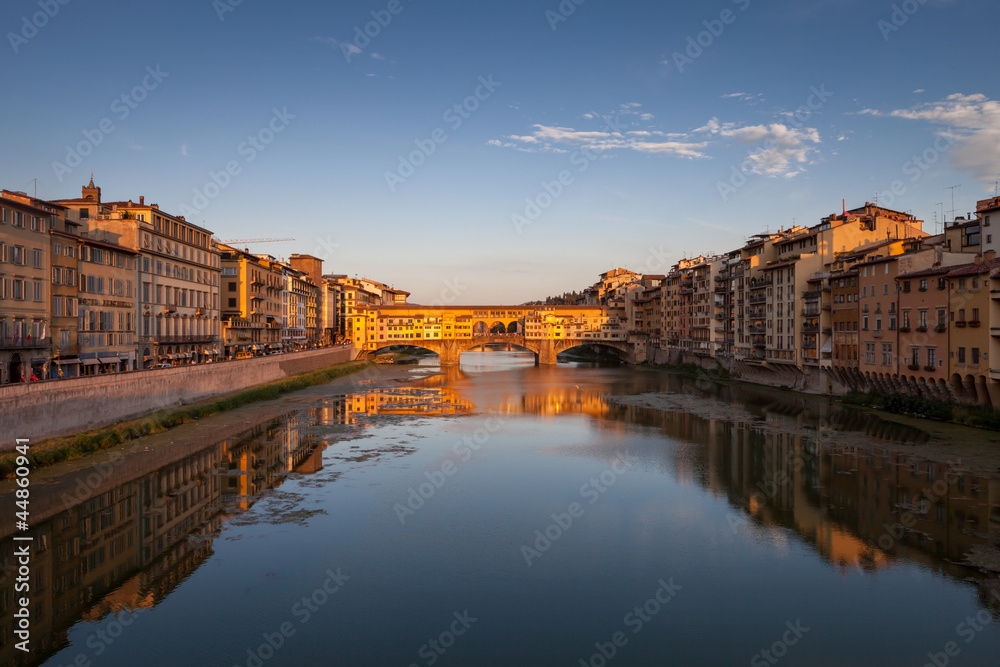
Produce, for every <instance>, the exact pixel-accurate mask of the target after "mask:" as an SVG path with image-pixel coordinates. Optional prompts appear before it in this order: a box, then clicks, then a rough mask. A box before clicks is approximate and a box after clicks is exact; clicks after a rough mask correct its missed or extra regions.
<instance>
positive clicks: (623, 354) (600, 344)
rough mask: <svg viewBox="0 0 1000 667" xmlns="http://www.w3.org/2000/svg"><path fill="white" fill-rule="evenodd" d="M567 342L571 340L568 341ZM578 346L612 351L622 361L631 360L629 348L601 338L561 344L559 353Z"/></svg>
mask: <svg viewBox="0 0 1000 667" xmlns="http://www.w3.org/2000/svg"><path fill="white" fill-rule="evenodd" d="M567 343H570V342H569V341H567ZM578 348H596V349H597V350H599V351H605V352H611V353H612V354H613V355H614V356H615V358H616V359H618V361H621V362H622V363H628V361H629V353H628V351H627V350H625V349H623V348H622V347H618V346H616V345H615V344H614V343H611V342H605V341H600V340H598V341H593V342H588V341H572V343H571V344H566V345H565V346H560V349H559V350H558V352H559V354H562V353H563V352H569V351H571V350H576V349H578Z"/></svg>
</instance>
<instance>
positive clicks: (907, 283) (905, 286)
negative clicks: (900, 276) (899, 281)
mask: <svg viewBox="0 0 1000 667" xmlns="http://www.w3.org/2000/svg"><path fill="white" fill-rule="evenodd" d="M909 291H910V281H909V280H904V281H903V293H906V292H909Z"/></svg>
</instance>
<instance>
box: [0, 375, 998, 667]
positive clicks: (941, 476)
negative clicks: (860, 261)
mask: <svg viewBox="0 0 1000 667" xmlns="http://www.w3.org/2000/svg"><path fill="white" fill-rule="evenodd" d="M529 370H530V372H529V373H527V374H526V376H525V378H526V379H525V381H524V383H523V384H522V385H520V386H519V387H518V386H514V385H512V384H502V385H501V383H497V385H489V384H486V385H485V386H486V387H493V386H499V388H496V389H488V388H484V386H478V385H477V384H476V383H475V382H474V381H473V380H474V378H471V377H470V376H468V375H467V374H465V373H464V372H463V371H461V370H460V369H457V368H455V369H448V370H447V372H446V373H444V374H439V375H434V376H432V377H429V378H427V379H425V380H421V381H415V382H413V383H411V384H408V385H402V386H399V387H393V388H391V389H385V388H381V389H374V390H372V391H368V392H360V393H356V394H351V395H347V396H333V397H320V398H318V399H317V400H316V402H315V403H314V404H313V405H311V406H310V407H308V408H307V409H304V410H301V411H297V412H292V413H289V414H287V415H284V416H282V417H281V418H279V419H276V420H273V421H270V422H268V423H265V424H261V425H258V426H255V427H253V428H250V429H247V430H246V431H243V432H241V433H239V434H236V435H234V436H232V437H230V438H227V439H225V440H223V441H221V442H218V443H215V444H212V445H211V446H208V447H203V448H200V449H198V450H197V451H190V452H187V453H183V452H182V453H179V454H178V455H177V456H176V457H175V458H174V459H173V460H169V461H166V462H163V461H162V460H160V461H159V464H158V465H157V467H156V468H155V469H149V470H144V469H143V468H142V467H141V461H142V459H141V458H139V459H134V460H130V461H129V464H128V465H127V466H122V470H123V471H124V470H126V469H128V470H131V472H130V473H128V474H125V473H124V472H123V473H121V474H117V473H116V478H117V482H116V483H114V484H111V483H108V484H103V483H102V484H101V485H100V486H98V487H97V488H95V489H93V493H92V494H91V495H88V496H86V497H83V498H82V499H80V500H81V501H80V502H72V503H68V504H67V501H66V498H67V496H66V495H65V494H64V495H62V496H56V495H55V494H52V495H50V496H49V497H47V498H45V497H44V496H41V497H39V500H38V503H39V504H38V505H37V506H36V505H35V502H34V501H33V504H32V510H33V516H37V517H47V518H45V519H44V520H43V521H39V522H38V523H36V524H35V525H33V526H32V530H31V533H30V535H31V536H32V537H33V538H34V544H35V545H37V547H36V549H37V550H36V553H35V554H34V560H33V561H32V567H33V577H34V583H35V585H34V586H33V588H32V591H31V605H30V608H31V610H32V616H33V619H34V620H33V623H32V632H33V645H34V646H35V647H36V649H37V653H35V654H32V656H31V657H29V658H28V660H30V662H26V661H25V656H24V654H22V653H21V652H19V651H17V650H16V649H15V648H14V641H15V639H14V636H13V634H12V630H13V622H14V618H13V612H14V609H15V605H14V604H12V602H11V599H10V597H9V596H10V592H11V590H12V586H11V581H12V577H13V576H14V575H15V572H16V565H15V563H16V559H15V557H14V542H13V541H12V540H11V539H10V535H9V534H8V535H5V536H4V539H3V542H2V543H0V564H2V565H3V568H4V569H3V573H4V578H3V582H2V589H3V591H5V592H4V595H6V596H7V597H5V598H3V608H2V616H0V629H2V630H0V632H2V633H3V634H2V639H3V641H2V643H0V662H2V663H3V664H8V665H15V664H38V663H40V662H41V661H43V659H44V658H45V657H46V656H49V655H52V654H53V653H54V652H55V651H57V650H59V649H61V648H63V647H64V646H66V645H67V641H68V640H67V637H68V634H67V633H68V630H69V629H70V627H71V626H73V625H74V624H76V623H78V622H81V621H82V622H86V623H97V622H99V621H101V619H106V618H107V617H108V616H109V615H115V616H119V615H122V614H133V613H135V612H137V611H139V610H142V609H147V608H150V607H153V606H155V605H158V604H160V603H161V602H162V601H164V600H165V599H166V598H167V597H168V596H170V595H171V593H172V592H173V591H174V590H175V589H176V588H177V587H178V586H179V585H180V584H181V583H182V582H184V581H185V580H186V579H187V578H188V577H190V576H191V575H192V574H193V573H194V572H195V571H196V570H197V569H198V568H200V567H201V566H202V565H203V564H204V563H206V561H208V560H209V559H211V558H212V556H213V553H214V550H213V542H214V540H216V539H217V538H219V536H220V535H221V534H222V532H223V531H224V529H225V526H226V523H227V522H231V521H236V522H239V521H241V520H242V519H241V517H245V516H247V512H248V511H249V510H251V509H252V508H253V506H254V503H255V502H256V501H257V499H259V498H260V497H261V494H264V493H265V492H268V491H270V490H273V489H276V488H278V487H280V486H281V484H282V482H283V481H284V480H285V479H286V478H288V476H289V475H290V474H298V475H306V476H308V475H313V474H316V473H318V472H319V471H321V470H322V469H323V468H324V466H325V465H328V464H329V462H330V460H331V459H330V458H329V456H330V452H329V451H326V450H327V448H328V447H329V446H330V445H331V444H335V443H336V442H337V439H338V438H340V437H347V436H350V435H351V434H356V433H358V429H360V430H362V431H363V430H364V429H367V428H370V427H372V426H374V425H378V424H382V423H385V422H384V421H383V420H384V419H385V418H393V417H413V416H416V417H421V418H441V417H448V418H451V417H460V416H462V415H467V414H472V413H473V412H474V411H475V410H483V409H488V410H489V411H491V412H497V413H502V414H506V415H512V416H513V415H518V414H525V415H535V416H543V417H547V418H558V417H560V416H563V415H567V414H579V415H586V416H587V417H588V418H589V419H591V420H592V422H593V423H594V424H595V425H597V426H598V427H599V428H601V429H630V428H635V426H636V425H640V426H644V427H649V428H655V429H659V430H661V431H662V432H663V434H664V435H665V436H667V437H669V438H671V439H673V440H676V441H679V442H681V443H684V444H683V445H682V446H679V447H675V448H663V449H660V450H647V451H645V452H642V451H640V452H634V453H633V454H634V455H635V456H637V457H639V458H640V459H642V460H641V461H640V462H641V464H642V465H646V466H650V467H653V468H657V467H658V468H661V469H665V470H669V471H670V473H671V474H672V475H675V476H676V477H677V479H679V480H681V481H682V482H683V483H689V484H697V485H700V486H701V487H704V488H705V489H708V490H710V491H711V492H712V493H713V494H715V495H716V496H717V497H724V498H726V499H727V501H728V503H729V504H730V506H731V509H732V517H733V520H734V522H736V523H738V524H739V526H740V527H741V528H740V529H744V528H745V529H747V530H758V531H762V534H768V533H771V532H774V531H782V532H788V531H791V532H792V533H793V534H795V535H797V536H798V539H799V540H800V541H801V543H802V544H805V545H808V546H809V547H810V548H812V549H813V550H814V551H815V553H817V554H818V555H820V556H821V557H822V558H823V559H824V560H825V561H826V562H827V563H828V564H829V565H830V566H832V567H836V568H845V569H848V568H850V569H861V570H864V571H868V572H872V571H877V570H880V569H884V568H891V567H893V566H894V564H896V563H898V562H913V563H918V564H920V565H921V566H923V567H925V568H928V569H931V570H933V571H935V572H938V573H940V574H942V575H944V576H947V577H949V578H952V579H954V580H957V581H963V582H965V581H967V582H970V584H971V585H974V586H976V587H977V589H978V594H979V598H980V602H981V604H982V605H983V606H984V607H986V608H988V609H990V610H991V611H992V612H993V613H998V612H1000V605H998V604H997V600H998V599H1000V591H996V588H997V581H998V580H997V577H996V575H995V574H990V573H989V572H988V570H989V569H990V568H996V567H997V565H996V563H995V560H994V563H993V564H992V565H989V564H988V563H987V561H988V560H989V558H990V557H991V556H990V554H996V553H997V546H998V544H1000V482H998V481H997V480H996V479H994V478H993V477H992V475H991V474H990V473H989V472H983V471H976V470H973V469H971V468H969V467H968V466H963V465H958V464H954V463H947V462H942V461H933V460H929V459H924V458H920V457H917V456H914V455H912V454H910V453H907V452H906V451H905V450H904V449H901V448H900V447H899V445H902V444H912V443H919V442H923V441H926V440H927V439H928V435H927V434H926V433H924V432H922V431H920V430H918V429H915V428H912V427H908V426H905V425H901V424H895V423H892V422H887V421H883V420H881V419H879V418H878V417H876V416H874V415H872V414H870V413H866V412H861V411H856V410H851V409H845V408H841V407H839V406H836V405H832V404H827V403H824V402H821V401H816V400H813V399H807V398H797V397H794V396H788V395H783V394H778V393H775V392H770V391H767V390H754V389H746V388H741V387H732V386H721V385H714V384H708V383H705V382H697V383H696V382H693V381H691V380H688V379H685V378H682V377H679V376H671V375H666V374H663V373H643V372H634V371H629V372H620V371H616V370H614V369H612V370H611V371H608V372H604V371H602V370H600V369H592V370H589V371H587V372H585V373H584V372H582V373H581V374H579V375H573V376H567V374H565V373H562V374H561V375H560V374H558V373H556V372H555V369H552V373H551V374H550V373H547V372H546V371H547V369H544V368H541V369H529ZM568 377H569V378H570V379H571V380H574V382H572V383H571V382H569V381H567V378H568ZM547 378H548V379H547ZM550 380H553V381H550ZM555 380H558V381H555ZM647 392H661V393H657V394H655V395H653V394H649V393H647ZM662 392H669V393H666V394H664V393H662ZM609 396H612V397H614V396H624V397H625V398H621V399H609V398H608V397H609ZM657 401H666V402H665V403H661V404H657ZM380 455H381V454H380V453H379V452H375V453H374V454H373V455H372V456H374V457H376V458H377V457H378V456H380ZM394 455H406V451H395V452H394ZM354 460H360V459H354ZM87 473H88V471H83V472H79V473H68V474H67V476H66V477H65V479H64V480H63V481H64V482H65V485H64V486H63V487H62V488H69V489H74V488H80V487H79V484H80V483H83V484H86V482H85V481H84V480H86V479H87V478H86V475H87ZM122 478H125V479H122ZM942 482H943V483H942ZM928 489H934V490H935V491H934V493H933V497H932V498H930V499H928V498H927V490H928ZM70 496H72V494H70ZM7 502H10V503H12V502H13V500H12V498H11V496H10V494H9V493H5V495H4V496H2V497H0V503H7ZM44 503H47V506H45V505H44ZM299 509H301V508H299ZM296 511H298V510H296ZM291 516H292V519H291V520H296V521H300V520H301V521H308V516H306V517H304V518H303V516H302V515H299V514H295V513H294V512H293V513H292V515H291ZM254 520H257V519H254ZM897 526H899V527H900V528H899V529H898V530H897V528H896V527H897ZM5 529H7V530H9V529H10V528H9V526H5ZM976 565H978V566H979V567H977V566H976ZM995 593H997V594H995Z"/></svg>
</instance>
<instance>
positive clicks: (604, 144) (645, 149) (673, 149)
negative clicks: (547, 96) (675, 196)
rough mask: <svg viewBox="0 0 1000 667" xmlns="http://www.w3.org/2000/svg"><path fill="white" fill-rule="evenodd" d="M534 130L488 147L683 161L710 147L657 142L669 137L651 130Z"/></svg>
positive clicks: (546, 127) (545, 127)
mask: <svg viewBox="0 0 1000 667" xmlns="http://www.w3.org/2000/svg"><path fill="white" fill-rule="evenodd" d="M533 127H534V132H532V133H531V134H529V135H524V136H518V135H511V136H509V137H505V139H506V140H507V141H506V142H503V141H500V140H498V139H494V140H491V141H490V142H489V143H490V145H493V146H501V145H502V146H504V147H521V148H523V149H525V150H528V149H531V150H534V151H545V152H553V153H561V152H566V148H564V147H565V146H570V147H579V148H588V149H590V150H594V151H610V150H618V149H621V150H631V151H636V152H638V153H647V154H655V155H673V156H676V157H684V158H700V157H705V154H704V152H702V149H703V148H705V147H706V146H707V145H708V144H707V142H704V141H698V142H684V141H656V140H655V139H657V138H663V139H668V138H670V137H668V136H667V135H666V134H664V133H662V132H657V131H652V130H629V131H627V132H624V133H622V132H616V131H613V130H611V129H604V130H577V129H574V128H570V127H558V126H551V125H534V126H533Z"/></svg>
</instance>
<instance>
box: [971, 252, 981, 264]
mask: <svg viewBox="0 0 1000 667" xmlns="http://www.w3.org/2000/svg"><path fill="white" fill-rule="evenodd" d="M972 263H973V264H982V263H983V254H982V253H979V254H978V255H976V259H975V260H973V262H972Z"/></svg>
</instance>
